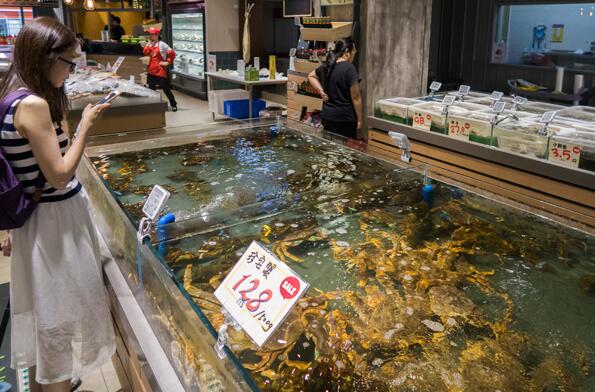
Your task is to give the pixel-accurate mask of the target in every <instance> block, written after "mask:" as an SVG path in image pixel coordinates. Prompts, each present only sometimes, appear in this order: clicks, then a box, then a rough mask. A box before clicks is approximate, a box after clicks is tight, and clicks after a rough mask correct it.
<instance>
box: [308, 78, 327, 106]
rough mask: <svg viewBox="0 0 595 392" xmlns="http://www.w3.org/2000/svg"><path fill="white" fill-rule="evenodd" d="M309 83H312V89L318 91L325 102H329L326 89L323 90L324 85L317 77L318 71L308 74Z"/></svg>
mask: <svg viewBox="0 0 595 392" xmlns="http://www.w3.org/2000/svg"><path fill="white" fill-rule="evenodd" d="M308 82H310V84H311V85H312V87H314V88H315V89H316V90H318V92H319V93H320V96H321V97H322V100H323V101H324V102H326V101H328V95H326V93H325V92H324V88H322V84H321V83H320V80H319V79H318V75H316V71H312V72H310V73H309V74H308Z"/></svg>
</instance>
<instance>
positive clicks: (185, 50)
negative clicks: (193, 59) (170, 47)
mask: <svg viewBox="0 0 595 392" xmlns="http://www.w3.org/2000/svg"><path fill="white" fill-rule="evenodd" d="M174 50H175V51H176V52H188V53H195V54H204V52H199V51H198V50H188V49H177V48H174Z"/></svg>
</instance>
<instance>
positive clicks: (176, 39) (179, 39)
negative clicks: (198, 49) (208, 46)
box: [174, 38, 204, 44]
mask: <svg viewBox="0 0 595 392" xmlns="http://www.w3.org/2000/svg"><path fill="white" fill-rule="evenodd" d="M177 41H182V42H193V43H195V44H204V40H193V39H181V38H174V42H177Z"/></svg>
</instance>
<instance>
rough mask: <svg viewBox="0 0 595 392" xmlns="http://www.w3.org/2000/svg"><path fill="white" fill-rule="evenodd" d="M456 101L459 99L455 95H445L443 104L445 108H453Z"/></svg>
mask: <svg viewBox="0 0 595 392" xmlns="http://www.w3.org/2000/svg"><path fill="white" fill-rule="evenodd" d="M455 99H457V97H455V96H454V95H445V96H444V98H442V104H443V105H445V106H451V105H452V104H454V103H455Z"/></svg>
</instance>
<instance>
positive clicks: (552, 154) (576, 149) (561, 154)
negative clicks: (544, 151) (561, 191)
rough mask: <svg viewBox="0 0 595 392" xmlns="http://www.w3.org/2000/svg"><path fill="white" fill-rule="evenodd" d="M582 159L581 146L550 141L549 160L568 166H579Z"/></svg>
mask: <svg viewBox="0 0 595 392" xmlns="http://www.w3.org/2000/svg"><path fill="white" fill-rule="evenodd" d="M580 159H581V147H580V146H577V145H575V144H570V143H562V142H556V141H552V142H550V147H549V153H548V160H549V161H552V162H557V163H561V164H563V165H566V166H572V167H578V164H579V162H580Z"/></svg>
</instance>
